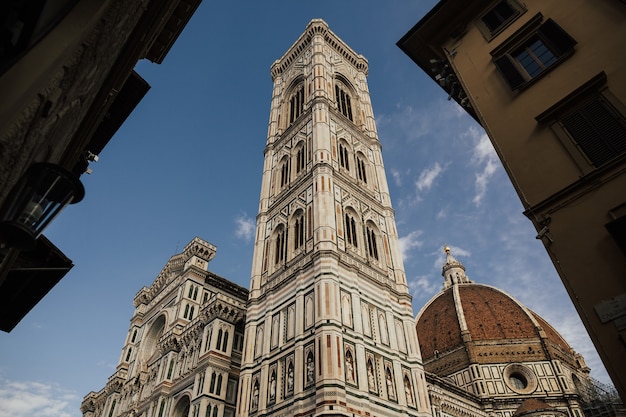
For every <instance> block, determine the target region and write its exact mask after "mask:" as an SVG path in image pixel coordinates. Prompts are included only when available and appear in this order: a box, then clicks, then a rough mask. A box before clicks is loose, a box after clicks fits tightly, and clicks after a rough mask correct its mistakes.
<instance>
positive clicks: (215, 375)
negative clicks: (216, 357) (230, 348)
mask: <svg viewBox="0 0 626 417" xmlns="http://www.w3.org/2000/svg"><path fill="white" fill-rule="evenodd" d="M216 378H217V374H216V373H215V371H213V373H212V374H211V385H209V392H210V393H211V394H213V393H214V392H215V379H216Z"/></svg>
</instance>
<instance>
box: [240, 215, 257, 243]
mask: <svg viewBox="0 0 626 417" xmlns="http://www.w3.org/2000/svg"><path fill="white" fill-rule="evenodd" d="M235 223H236V224H237V229H236V230H235V236H237V237H238V238H240V239H243V240H245V241H247V242H249V241H250V240H252V238H253V237H254V229H255V228H256V222H255V221H254V219H251V218H250V217H248V215H247V214H246V213H243V214H240V215H239V216H237V217H236V218H235Z"/></svg>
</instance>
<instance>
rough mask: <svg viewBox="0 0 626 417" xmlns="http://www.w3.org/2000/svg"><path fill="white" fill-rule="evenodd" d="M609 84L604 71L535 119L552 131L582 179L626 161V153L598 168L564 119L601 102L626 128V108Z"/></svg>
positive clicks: (614, 156)
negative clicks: (595, 102) (618, 162)
mask: <svg viewBox="0 0 626 417" xmlns="http://www.w3.org/2000/svg"><path fill="white" fill-rule="evenodd" d="M606 83H607V76H606V74H605V73H604V71H602V72H600V73H598V74H596V75H595V76H593V77H592V78H591V79H589V80H588V81H587V82H585V83H583V84H582V85H581V86H580V87H578V88H577V89H575V90H574V91H572V92H571V93H570V94H568V95H566V96H565V97H564V98H562V99H561V100H559V101H558V102H557V103H555V104H554V105H552V106H551V107H549V108H548V109H547V110H545V111H544V112H542V113H541V114H539V115H538V116H536V117H535V120H536V121H537V122H538V123H540V124H542V125H545V126H549V127H550V129H551V130H552V131H553V132H554V134H555V136H556V138H557V139H558V140H559V141H560V142H561V144H562V145H563V147H564V148H565V149H566V151H567V152H568V154H569V155H570V157H571V158H572V160H573V161H574V163H575V164H576V165H577V166H578V168H579V169H580V171H581V173H582V175H586V174H589V173H591V172H594V171H597V170H600V169H606V168H608V167H610V166H612V165H613V163H614V162H615V161H619V160H623V159H624V158H626V152H621V153H619V152H618V153H616V154H615V155H613V157H612V158H609V159H608V160H606V161H604V162H602V163H600V164H597V165H596V164H595V163H594V161H593V160H592V158H591V157H590V156H589V155H588V154H587V152H586V151H585V149H584V146H580V144H579V143H578V141H577V140H576V139H575V138H574V136H573V135H572V134H571V133H570V132H569V131H568V129H567V128H566V127H565V126H564V125H563V122H562V120H563V119H564V118H566V117H568V116H570V115H572V114H574V113H577V112H579V111H581V110H582V109H583V108H585V107H586V106H588V105H589V104H590V103H592V102H594V101H596V100H601V101H602V103H603V105H604V106H605V107H606V108H607V110H608V112H609V113H611V116H613V117H615V118H616V119H617V122H618V123H620V124H622V126H626V105H624V104H623V103H622V102H621V101H620V100H619V98H617V97H616V96H614V95H613V94H612V93H611V92H610V90H609V89H608V88H607V85H606Z"/></svg>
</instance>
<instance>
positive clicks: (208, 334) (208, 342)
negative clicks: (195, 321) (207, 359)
mask: <svg viewBox="0 0 626 417" xmlns="http://www.w3.org/2000/svg"><path fill="white" fill-rule="evenodd" d="M212 331H213V328H212V327H209V326H207V331H206V339H205V340H204V351H205V352H206V351H207V350H209V348H210V347H211V333H212Z"/></svg>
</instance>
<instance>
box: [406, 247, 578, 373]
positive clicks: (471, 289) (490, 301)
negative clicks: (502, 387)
mask: <svg viewBox="0 0 626 417" xmlns="http://www.w3.org/2000/svg"><path fill="white" fill-rule="evenodd" d="M442 272H443V273H442V275H443V277H444V289H443V290H442V291H441V292H440V293H439V294H437V295H435V296H434V297H433V298H432V299H431V300H430V301H429V302H428V303H427V304H426V305H425V306H424V307H423V308H422V310H421V311H420V313H419V314H418V315H417V325H416V327H417V334H418V340H419V344H420V349H421V354H422V359H423V360H424V364H425V368H426V370H428V371H430V372H434V373H436V374H438V375H440V376H446V375H449V374H450V373H452V372H456V371H457V370H459V369H462V368H464V367H466V366H468V365H470V364H479V363H483V364H496V363H510V362H523V361H542V360H548V359H549V358H551V357H554V354H553V353H557V352H558V355H557V356H558V357H560V358H561V359H562V360H564V361H566V362H570V363H575V353H574V351H573V350H572V348H571V347H570V346H569V345H568V343H567V342H566V341H565V339H563V337H562V336H561V335H560V334H559V333H558V332H557V331H556V330H555V329H554V328H553V327H552V326H550V325H549V324H548V323H547V322H546V321H545V320H544V319H543V318H541V317H540V316H539V315H538V314H536V313H534V312H532V311H531V310H530V309H528V308H527V307H525V306H524V305H522V304H521V303H520V302H519V301H517V300H516V299H515V298H513V297H512V296H510V295H509V294H507V293H506V292H504V291H502V290H500V289H498V288H495V287H492V286H489V285H483V284H475V283H474V282H472V281H470V280H469V279H468V278H467V276H466V275H465V268H464V267H463V265H462V264H461V262H459V261H457V260H456V259H455V258H454V257H452V255H451V254H450V250H449V249H448V248H446V261H445V264H444V266H443V269H442ZM457 273H458V279H457Z"/></svg>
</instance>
